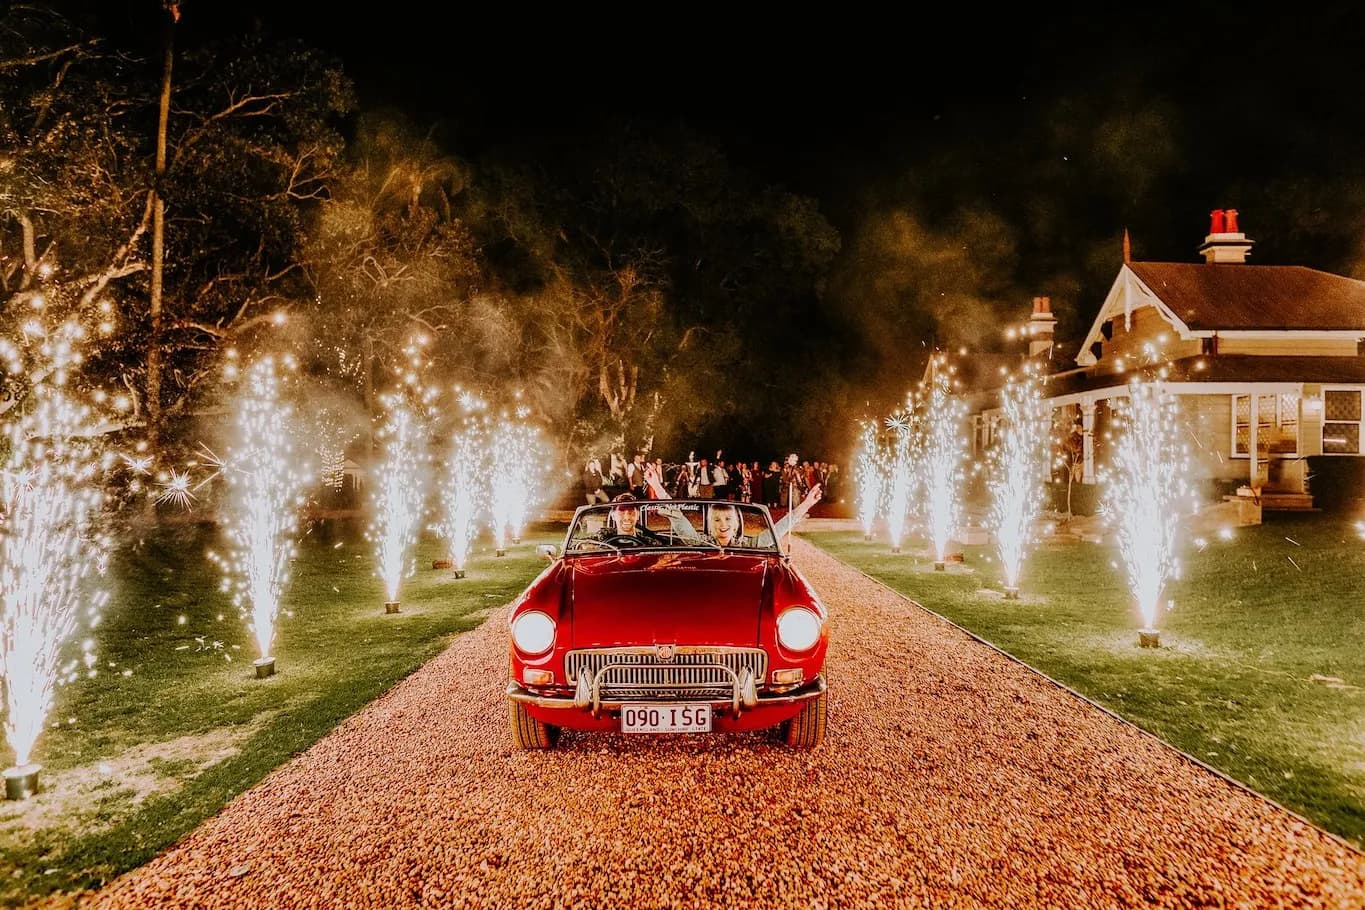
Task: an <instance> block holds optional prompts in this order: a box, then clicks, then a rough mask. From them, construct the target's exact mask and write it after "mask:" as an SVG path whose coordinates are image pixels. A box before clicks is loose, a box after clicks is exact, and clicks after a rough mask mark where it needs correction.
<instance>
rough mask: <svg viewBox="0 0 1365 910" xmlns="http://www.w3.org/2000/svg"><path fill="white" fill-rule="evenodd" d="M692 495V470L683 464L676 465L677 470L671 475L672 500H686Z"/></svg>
mask: <svg viewBox="0 0 1365 910" xmlns="http://www.w3.org/2000/svg"><path fill="white" fill-rule="evenodd" d="M692 494H693V486H692V469H691V468H689V467H688V466H687V463H686V462H683V463H682V464H680V465H678V470H677V471H676V472H675V473H674V475H673V498H674V499H687V498H688V497H690V496H691V495H692Z"/></svg>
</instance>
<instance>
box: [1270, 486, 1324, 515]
mask: <svg viewBox="0 0 1365 910" xmlns="http://www.w3.org/2000/svg"><path fill="white" fill-rule="evenodd" d="M1261 508H1262V509H1274V510H1277V511H1281V512H1317V511H1319V510H1318V509H1315V508H1313V494H1311V493H1277V492H1275V491H1273V490H1262V491H1261Z"/></svg>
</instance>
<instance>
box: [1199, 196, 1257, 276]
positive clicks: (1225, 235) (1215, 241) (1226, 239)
mask: <svg viewBox="0 0 1365 910" xmlns="http://www.w3.org/2000/svg"><path fill="white" fill-rule="evenodd" d="M1254 242H1255V241H1252V240H1248V239H1247V235H1246V234H1243V233H1242V232H1241V231H1240V230H1238V229H1237V210H1236V209H1214V210H1213V211H1212V212H1210V213H1209V235H1208V236H1207V237H1205V238H1204V242H1203V243H1202V244H1201V245H1200V247H1199V252H1200V253H1201V254H1203V256H1204V261H1205V262H1208V263H1213V262H1246V261H1247V253H1249V252H1250V251H1251V245H1252V243H1254Z"/></svg>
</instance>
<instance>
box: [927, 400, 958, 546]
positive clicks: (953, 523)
mask: <svg viewBox="0 0 1365 910" xmlns="http://www.w3.org/2000/svg"><path fill="white" fill-rule="evenodd" d="M925 419H926V421H927V427H926V433H925V440H924V471H925V477H924V488H925V495H926V498H927V500H928V501H927V503H926V512H927V517H928V520H929V536H930V538H931V539H932V540H933V544H934V571H936V572H942V571H944V569H945V568H946V566H947V559H948V541H949V538H950V537H951V535H952V533H953V529H954V528H955V527H957V521H958V502H957V492H958V487H959V486H960V485H961V480H962V456H963V452H962V434H961V428H962V420H963V406H962V402H961V401H960V400H959V399H956V398H954V397H953V396H952V395H950V394H949V393H948V387H947V384H946V383H945V382H944V381H943V380H941V379H940V380H938V381H936V382H935V383H934V385H933V388H932V389H931V390H930V392H929V401H928V408H927V411H926V413H925Z"/></svg>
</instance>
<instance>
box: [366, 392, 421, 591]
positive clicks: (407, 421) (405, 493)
mask: <svg viewBox="0 0 1365 910" xmlns="http://www.w3.org/2000/svg"><path fill="white" fill-rule="evenodd" d="M384 405H385V407H386V408H387V409H388V415H387V417H386V419H385V421H384V426H383V427H382V428H381V430H380V431H379V436H380V438H381V439H382V440H384V460H383V462H381V464H380V465H379V476H378V478H377V483H376V484H375V486H374V491H375V495H374V506H375V523H374V526H373V527H372V528H371V537H372V538H373V539H374V540H375V542H376V544H377V547H378V553H377V555H378V557H379V573H380V575H381V576H382V577H383V579H384V591H385V593H386V594H387V596H388V600H386V601H385V602H384V612H385V613H390V614H391V613H397V612H399V609H400V601H399V600H398V589H399V587H400V586H401V585H402V582H403V572H404V569H405V568H406V567H407V565H408V554H409V552H411V550H412V547H413V544H415V543H416V542H417V528H418V525H419V522H420V521H421V517H422V483H421V481H422V477H423V476H425V471H423V470H422V465H421V461H422V452H421V451H420V449H421V440H420V438H419V436H420V433H421V428H420V426H419V423H418V420H417V418H416V417H415V416H414V415H413V413H412V410H411V409H410V408H409V407H408V406H407V404H406V403H405V402H404V401H403V400H402V398H401V397H400V396H397V395H392V396H387V397H386V398H385V399H384Z"/></svg>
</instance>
